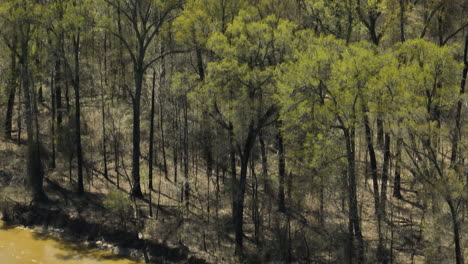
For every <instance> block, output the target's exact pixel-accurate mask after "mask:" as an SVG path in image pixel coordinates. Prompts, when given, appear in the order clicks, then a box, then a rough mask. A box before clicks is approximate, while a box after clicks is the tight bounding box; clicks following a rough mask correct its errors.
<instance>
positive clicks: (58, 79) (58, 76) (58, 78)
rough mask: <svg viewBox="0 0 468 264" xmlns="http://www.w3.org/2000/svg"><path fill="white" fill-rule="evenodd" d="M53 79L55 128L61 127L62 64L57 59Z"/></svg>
mask: <svg viewBox="0 0 468 264" xmlns="http://www.w3.org/2000/svg"><path fill="white" fill-rule="evenodd" d="M54 72H55V77H54V84H55V106H56V111H57V114H56V118H57V126H58V127H59V126H60V125H62V113H63V111H62V110H63V109H62V87H61V86H62V84H63V82H62V64H61V59H60V58H59V57H58V55H57V58H56V59H55V70H54Z"/></svg>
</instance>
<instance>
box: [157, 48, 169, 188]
mask: <svg viewBox="0 0 468 264" xmlns="http://www.w3.org/2000/svg"><path fill="white" fill-rule="evenodd" d="M163 52H164V50H162V48H161V53H163ZM165 76H166V69H165V60H164V58H162V61H161V76H160V78H159V95H158V96H159V126H160V127H159V129H160V132H161V150H162V156H163V167H164V177H165V178H166V180H168V181H169V175H168V171H167V161H166V140H165V137H164V113H163V111H164V98H163V91H162V89H163V86H164V80H165Z"/></svg>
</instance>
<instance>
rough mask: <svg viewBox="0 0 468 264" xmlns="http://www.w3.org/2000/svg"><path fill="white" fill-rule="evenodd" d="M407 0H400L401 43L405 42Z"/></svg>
mask: <svg viewBox="0 0 468 264" xmlns="http://www.w3.org/2000/svg"><path fill="white" fill-rule="evenodd" d="M405 2H406V0H400V41H401V42H405V12H406V3H405Z"/></svg>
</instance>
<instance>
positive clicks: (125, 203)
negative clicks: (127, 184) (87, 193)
mask: <svg viewBox="0 0 468 264" xmlns="http://www.w3.org/2000/svg"><path fill="white" fill-rule="evenodd" d="M104 207H105V208H106V209H107V210H109V211H110V212H111V213H112V214H114V215H116V216H118V217H119V218H120V219H121V220H122V221H124V220H125V219H126V218H128V217H129V215H130V213H131V210H132V201H131V200H130V198H129V196H128V194H126V193H125V192H122V191H112V192H109V193H108V194H107V195H106V197H105V199H104Z"/></svg>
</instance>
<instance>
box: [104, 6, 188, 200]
mask: <svg viewBox="0 0 468 264" xmlns="http://www.w3.org/2000/svg"><path fill="white" fill-rule="evenodd" d="M105 1H106V2H107V3H108V4H109V5H110V6H112V7H113V8H114V9H115V10H116V12H117V13H118V14H119V15H120V16H121V17H122V18H123V19H124V21H126V22H127V23H125V24H124V25H122V27H125V28H124V29H123V30H118V31H117V32H116V31H115V30H112V29H111V32H112V34H113V35H115V36H116V37H117V38H118V39H119V40H120V41H121V42H122V43H123V45H124V47H125V49H126V51H127V52H128V54H129V56H130V59H131V61H132V65H133V79H134V90H133V91H128V92H129V94H130V95H131V97H132V108H133V109H132V110H133V127H132V130H133V132H132V136H133V141H132V143H133V154H132V178H133V184H132V185H133V186H132V191H131V193H132V196H134V197H138V198H142V197H143V194H142V192H141V186H140V155H141V154H140V115H141V94H142V89H143V83H144V76H145V72H146V70H147V69H148V68H149V67H150V66H151V65H152V64H153V63H154V62H156V61H157V60H158V59H159V58H160V57H156V58H150V59H149V58H148V48H149V47H150V45H151V44H152V43H153V41H154V39H155V37H156V36H157V35H158V33H159V32H160V31H161V27H162V26H163V24H164V23H165V22H166V21H167V20H169V19H171V13H172V11H173V10H174V9H176V8H177V7H179V6H180V1H178V0H171V1H165V2H161V1H155V0H105ZM161 56H163V55H161Z"/></svg>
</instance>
